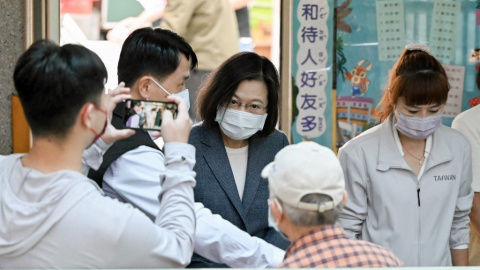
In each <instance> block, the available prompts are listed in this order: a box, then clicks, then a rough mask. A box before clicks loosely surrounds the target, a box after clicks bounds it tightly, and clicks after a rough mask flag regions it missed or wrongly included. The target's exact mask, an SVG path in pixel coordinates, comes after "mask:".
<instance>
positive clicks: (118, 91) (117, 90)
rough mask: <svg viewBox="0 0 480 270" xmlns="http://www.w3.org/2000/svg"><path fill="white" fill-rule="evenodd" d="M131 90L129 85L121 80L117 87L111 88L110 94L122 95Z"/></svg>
mask: <svg viewBox="0 0 480 270" xmlns="http://www.w3.org/2000/svg"><path fill="white" fill-rule="evenodd" d="M129 92H130V88H128V87H125V83H124V82H121V83H120V84H119V85H118V86H117V87H115V89H113V90H110V91H109V92H108V94H109V95H110V96H111V97H115V96H117V95H120V94H127V93H129Z"/></svg>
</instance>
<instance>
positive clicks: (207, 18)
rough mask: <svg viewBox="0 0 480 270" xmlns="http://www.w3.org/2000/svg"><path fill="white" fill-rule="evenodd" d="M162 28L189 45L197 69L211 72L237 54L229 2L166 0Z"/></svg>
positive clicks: (236, 26)
mask: <svg viewBox="0 0 480 270" xmlns="http://www.w3.org/2000/svg"><path fill="white" fill-rule="evenodd" d="M160 27H161V28H165V29H169V30H172V31H173V32H175V33H177V34H178V35H180V36H182V37H183V38H185V40H186V41H187V42H188V43H189V44H190V46H192V48H193V50H194V51H195V53H196V55H197V58H198V69H199V70H213V69H216V68H217V67H218V66H220V64H222V63H223V62H224V61H225V60H227V59H228V58H229V57H230V56H232V55H234V54H235V53H237V52H239V45H238V39H239V35H238V25H237V17H236V15H235V11H234V10H233V8H232V6H231V5H230V1H229V0H187V1H186V0H168V3H167V6H166V7H165V11H164V15H163V19H162V23H161V24H160Z"/></svg>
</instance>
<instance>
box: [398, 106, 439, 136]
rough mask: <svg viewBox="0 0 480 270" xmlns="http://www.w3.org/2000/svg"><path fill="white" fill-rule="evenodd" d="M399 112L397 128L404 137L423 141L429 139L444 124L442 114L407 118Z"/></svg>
mask: <svg viewBox="0 0 480 270" xmlns="http://www.w3.org/2000/svg"><path fill="white" fill-rule="evenodd" d="M397 112H398V119H397V123H395V127H396V128H397V130H398V131H400V132H401V133H402V134H403V135H405V136H407V137H409V138H412V139H416V140H423V139H426V138H428V136H430V135H431V134H432V133H433V132H435V130H437V128H438V127H440V125H441V124H442V114H441V113H439V114H436V115H432V116H428V117H416V116H406V115H404V114H402V113H400V112H399V111H397Z"/></svg>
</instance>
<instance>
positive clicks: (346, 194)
mask: <svg viewBox="0 0 480 270" xmlns="http://www.w3.org/2000/svg"><path fill="white" fill-rule="evenodd" d="M347 201H348V192H347V191H346V190H344V191H343V200H342V204H343V206H345V204H347Z"/></svg>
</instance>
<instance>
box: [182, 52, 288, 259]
mask: <svg viewBox="0 0 480 270" xmlns="http://www.w3.org/2000/svg"><path fill="white" fill-rule="evenodd" d="M279 88H280V82H279V77H278V72H277V70H276V69H275V66H274V65H273V64H272V63H271V62H270V61H269V60H268V59H267V58H265V57H263V56H259V55H257V54H255V53H252V52H242V53H238V54H236V55H234V56H232V57H231V58H229V59H228V60H227V61H225V62H224V63H223V64H222V65H221V66H220V67H219V68H218V69H217V70H215V71H214V72H213V73H212V74H211V75H210V76H209V77H208V79H207V80H206V82H205V84H203V85H202V88H201V90H200V93H199V95H198V98H197V104H198V115H199V116H200V117H201V119H202V120H203V122H201V123H198V124H197V125H196V126H194V127H193V129H192V131H193V132H192V134H191V136H190V140H189V142H190V143H191V144H192V145H193V146H195V148H196V150H197V154H196V158H197V161H198V163H197V166H196V167H195V171H196V172H197V186H196V188H195V200H196V201H197V202H200V203H203V204H204V205H205V207H207V208H209V209H210V210H211V211H212V212H213V213H215V214H219V215H220V216H222V217H223V218H224V219H226V220H228V221H230V222H231V223H233V224H234V225H236V226H237V227H238V228H240V229H242V230H244V231H246V232H247V233H249V234H250V235H252V236H257V237H260V238H262V239H264V240H265V241H267V242H269V243H271V244H274V245H276V246H277V247H280V248H282V249H285V248H286V247H287V246H288V244H289V242H288V241H287V240H286V239H284V238H283V237H282V236H281V235H280V234H279V233H278V232H277V231H275V229H273V228H271V227H269V225H268V219H267V211H268V205H267V199H268V183H266V181H263V180H262V179H261V176H260V173H261V170H262V169H263V167H264V166H265V165H266V164H267V163H269V162H270V161H272V160H273V158H274V156H275V154H276V153H277V152H278V151H279V150H280V149H282V148H283V147H285V146H286V145H288V139H287V137H286V135H285V134H284V133H283V132H281V131H279V130H277V129H275V125H276V124H277V120H278V110H279V108H278V99H279V98H278V92H279ZM190 267H221V265H216V264H214V263H212V262H211V261H209V260H206V259H205V258H201V257H200V256H197V255H194V258H193V259H192V263H191V265H190Z"/></svg>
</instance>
